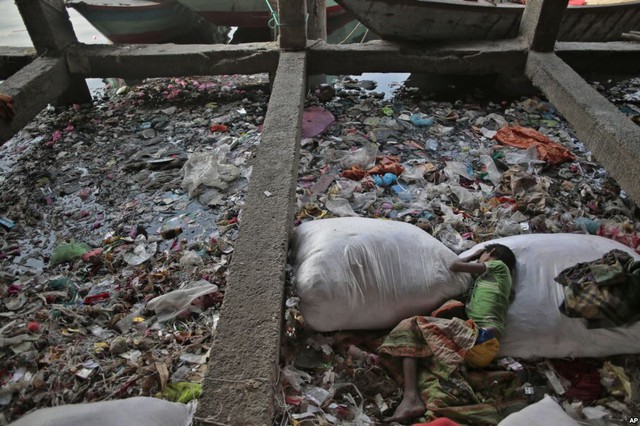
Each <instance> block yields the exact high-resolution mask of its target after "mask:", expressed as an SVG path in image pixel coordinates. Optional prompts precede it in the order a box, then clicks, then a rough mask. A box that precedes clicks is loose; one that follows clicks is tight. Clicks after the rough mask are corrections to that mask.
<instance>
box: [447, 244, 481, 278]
mask: <svg viewBox="0 0 640 426" xmlns="http://www.w3.org/2000/svg"><path fill="white" fill-rule="evenodd" d="M483 252H484V250H478V251H477V252H475V253H474V254H472V255H471V256H468V257H465V258H462V259H460V260H458V261H456V262H453V263H452V264H451V266H449V269H450V270H451V271H452V272H468V273H470V274H474V275H476V274H482V273H484V272H485V271H486V270H487V267H486V266H485V264H484V263H470V262H473V261H474V260H478V259H479V258H480V256H481V255H482V253H483Z"/></svg>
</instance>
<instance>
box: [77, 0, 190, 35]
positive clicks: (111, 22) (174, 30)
mask: <svg viewBox="0 0 640 426" xmlns="http://www.w3.org/2000/svg"><path fill="white" fill-rule="evenodd" d="M67 5H68V6H69V7H72V8H74V9H76V10H77V11H78V12H79V13H80V14H81V15H82V16H83V17H84V18H85V19H86V20H87V21H89V22H90V23H91V25H93V26H94V27H95V28H96V29H97V30H98V31H99V32H100V33H101V34H103V35H104V36H105V37H106V38H108V39H109V40H111V41H112V42H113V43H133V44H135V43H168V42H176V41H179V40H181V39H182V38H184V37H186V36H187V34H188V33H189V32H190V31H192V30H193V28H194V25H195V22H194V15H193V13H192V12H190V11H189V10H187V9H185V8H184V6H182V5H180V4H179V3H176V2H154V1H145V0H142V1H136V0H133V1H131V0H128V1H126V3H125V2H115V1H114V2H108V1H101V2H87V1H79V2H75V1H74V2H67Z"/></svg>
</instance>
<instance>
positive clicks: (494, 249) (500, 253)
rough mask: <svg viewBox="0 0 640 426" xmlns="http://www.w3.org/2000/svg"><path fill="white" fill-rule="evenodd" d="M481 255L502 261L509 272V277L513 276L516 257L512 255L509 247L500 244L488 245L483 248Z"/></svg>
mask: <svg viewBox="0 0 640 426" xmlns="http://www.w3.org/2000/svg"><path fill="white" fill-rule="evenodd" d="M482 254H483V255H484V256H488V257H489V258H491V259H495V260H501V261H503V262H504V264H505V265H507V267H508V268H509V271H511V275H513V272H514V271H515V269H516V255H515V254H513V252H512V251H511V249H510V248H509V247H507V246H504V245H502V244H488V245H486V246H485V247H484V252H483V253H482Z"/></svg>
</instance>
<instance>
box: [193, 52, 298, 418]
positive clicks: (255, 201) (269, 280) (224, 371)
mask: <svg viewBox="0 0 640 426" xmlns="http://www.w3.org/2000/svg"><path fill="white" fill-rule="evenodd" d="M305 87H306V53H305V52H290V53H282V54H281V56H280V60H279V64H278V70H277V72H276V76H275V80H274V83H273V90H272V94H271V99H270V101H269V105H268V110H267V115H266V118H265V124H264V130H263V133H262V141H261V144H260V146H259V147H258V150H257V152H256V154H255V158H254V160H253V172H252V174H251V178H250V182H249V189H248V194H247V199H246V200H247V201H246V204H245V207H244V209H243V211H242V213H241V222H240V234H239V236H238V240H237V242H236V246H235V252H234V256H233V261H232V264H231V269H230V276H229V281H228V286H227V291H226V294H225V299H224V303H223V306H222V311H221V314H220V322H219V324H218V329H217V332H216V336H215V340H214V344H213V348H212V350H211V357H210V361H209V371H208V373H207V376H206V377H205V381H204V391H203V394H202V397H201V398H200V400H199V402H198V406H199V408H198V411H197V413H196V418H197V420H198V422H199V424H229V425H249V424H251V425H270V424H272V422H273V417H274V415H275V407H276V391H277V386H278V376H279V357H280V341H281V335H282V321H283V304H284V300H283V298H284V287H285V278H286V276H285V273H286V266H287V252H288V248H289V236H290V234H291V231H292V226H293V214H294V207H295V190H296V181H297V173H298V161H299V153H300V136H301V124H302V109H303V105H304V95H305Z"/></svg>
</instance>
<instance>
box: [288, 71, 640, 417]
mask: <svg viewBox="0 0 640 426" xmlns="http://www.w3.org/2000/svg"><path fill="white" fill-rule="evenodd" d="M371 89H372V83H371V82H367V81H358V80H355V79H352V78H344V79H342V80H341V81H339V82H337V83H336V84H334V85H332V86H321V87H319V88H318V90H316V91H315V93H314V95H313V96H310V97H309V98H308V108H307V109H305V119H304V122H305V124H306V128H305V129H304V132H303V133H304V137H305V139H303V140H302V151H301V161H300V175H299V181H298V182H299V185H298V192H297V212H296V221H297V222H296V223H298V224H299V223H301V222H304V221H309V220H317V219H322V218H329V217H340V216H361V217H372V218H382V219H388V220H398V221H404V222H408V223H412V224H415V225H416V226H418V227H420V228H422V229H423V230H425V231H426V232H428V233H430V234H431V235H433V236H435V237H436V238H437V239H439V240H440V241H441V242H442V243H444V244H445V245H446V246H447V247H449V248H450V249H451V250H453V251H454V252H456V253H461V252H462V251H464V250H467V249H469V248H471V247H473V246H474V245H475V244H477V243H479V242H483V241H487V240H490V239H494V238H498V237H504V236H509V235H517V234H528V233H559V232H569V233H585V234H595V235H601V236H605V237H608V238H611V239H614V240H616V241H619V242H621V243H623V244H625V245H627V246H629V247H632V248H633V249H634V250H635V251H636V252H638V253H640V234H639V230H640V228H639V226H638V213H639V210H638V208H637V206H636V204H635V203H634V202H633V201H632V200H630V199H629V198H628V196H627V195H626V194H625V192H624V191H622V190H621V189H620V187H619V186H618V185H617V183H616V182H615V181H614V180H613V179H612V178H611V177H610V176H609V175H608V174H607V172H606V171H605V170H604V169H603V168H602V166H601V165H600V164H599V163H598V161H597V159H596V158H594V157H593V155H592V153H591V152H590V151H589V150H588V149H587V148H586V147H585V146H584V145H583V144H582V143H581V142H580V141H579V140H578V139H577V138H576V136H575V134H574V132H573V130H572V129H571V127H570V126H569V125H568V123H567V122H566V121H565V120H564V119H563V117H562V116H561V115H560V114H559V113H558V112H557V111H556V110H555V108H554V107H553V105H551V104H550V103H548V102H547V101H546V100H544V99H543V98H542V97H539V96H538V97H535V96H534V97H526V98H524V97H523V98H519V99H501V98H496V97H495V94H493V95H492V96H493V97H491V95H490V94H488V93H483V92H482V91H475V92H473V93H458V94H457V95H456V97H454V98H452V99H447V100H443V99H442V97H438V96H437V95H428V94H427V95H425V94H422V93H420V92H418V91H417V90H415V89H413V88H411V87H402V88H401V89H399V90H398V91H396V94H395V96H394V97H391V98H386V97H385V96H384V95H383V94H381V93H377V92H375V91H372V90H371ZM623 92H624V93H625V95H624V96H625V99H632V98H633V97H634V96H635V97H638V96H640V87H638V84H637V79H636V80H631V81H629V82H627V84H626V85H625V84H621V85H620V89H619V90H618V92H609V93H610V94H612V93H623ZM634 99H635V98H634ZM298 302H299V298H298V297H297V295H296V293H295V288H293V285H291V286H290V288H289V294H288V300H287V307H288V310H287V313H286V327H285V337H286V349H285V351H284V354H283V364H282V370H281V373H282V374H281V377H282V390H283V395H284V397H283V398H284V401H283V403H282V406H283V409H282V413H281V417H280V419H281V420H282V421H281V424H297V425H303V424H324V425H328V424H357V425H366V424H376V423H378V422H380V421H381V420H382V419H383V418H384V417H385V416H388V415H390V414H391V413H392V412H393V410H392V409H393V408H395V406H396V405H397V403H398V402H399V401H400V396H401V393H400V392H401V389H400V386H399V385H398V382H397V381H395V380H394V379H395V378H394V377H392V376H391V375H390V374H389V371H388V370H387V369H385V368H384V365H383V362H381V360H380V358H379V357H378V356H377V355H376V353H375V349H376V347H377V344H379V343H380V339H381V338H382V337H383V336H384V333H383V334H380V333H377V334H376V333H363V332H352V333H348V332H338V333H314V332H312V331H311V330H309V329H307V328H305V323H304V318H303V317H302V315H301V314H300V312H299V311H298V309H297V305H298ZM638 366H639V365H638V359H637V357H636V356H635V355H634V356H619V357H611V358H609V359H606V360H604V359H602V360H585V359H574V360H537V361H535V362H525V361H523V360H514V359H500V360H498V361H497V364H496V365H494V367H495V368H497V369H503V370H509V371H515V372H516V373H517V374H518V376H519V377H520V379H521V381H522V383H523V385H522V389H521V391H522V392H523V395H526V397H527V398H528V400H529V401H530V402H533V401H537V400H540V399H541V398H542V396H543V395H544V393H549V394H552V395H555V396H556V397H558V399H559V400H560V401H561V402H562V403H563V404H564V409H565V411H567V412H568V413H569V414H570V415H572V416H573V417H574V418H576V419H579V420H580V421H584V422H588V423H589V424H594V425H595V424H598V425H600V424H608V423H612V424H622V423H624V424H627V423H628V419H629V418H630V416H633V415H637V412H638V411H637V407H638V405H637V404H638V403H639V402H640V397H639V395H638V392H637V378H638V377H640V370H639V369H638Z"/></svg>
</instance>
